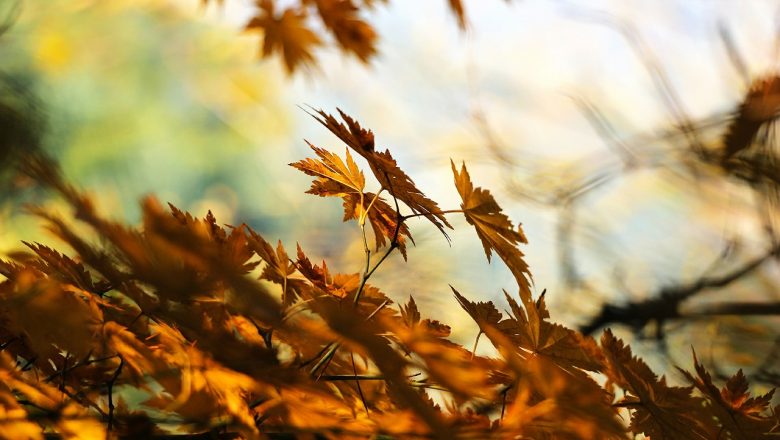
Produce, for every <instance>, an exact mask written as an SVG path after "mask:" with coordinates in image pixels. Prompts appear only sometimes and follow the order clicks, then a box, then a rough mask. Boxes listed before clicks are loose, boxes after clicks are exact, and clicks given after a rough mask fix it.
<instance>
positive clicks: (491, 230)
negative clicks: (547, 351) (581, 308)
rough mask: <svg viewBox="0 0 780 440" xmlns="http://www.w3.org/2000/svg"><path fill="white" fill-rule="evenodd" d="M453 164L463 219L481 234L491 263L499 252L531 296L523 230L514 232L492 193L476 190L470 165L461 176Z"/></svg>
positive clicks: (480, 237)
mask: <svg viewBox="0 0 780 440" xmlns="http://www.w3.org/2000/svg"><path fill="white" fill-rule="evenodd" d="M450 164H451V165H452V173H453V174H454V175H455V187H456V188H457V189H458V193H459V194H460V197H461V199H462V200H463V203H461V205H460V207H461V209H462V210H463V215H465V216H466V221H467V222H469V224H471V225H473V226H474V228H475V229H476V230H477V236H479V239H480V241H482V247H483V248H484V250H485V255H486V256H487V259H488V261H490V257H491V254H492V251H495V252H496V253H497V254H498V256H499V257H500V258H501V259H502V260H503V261H504V263H505V264H506V265H507V267H509V270H510V271H511V272H512V274H513V275H514V276H515V279H516V280H517V284H518V285H519V286H520V290H522V291H525V292H530V291H531V290H530V283H531V281H532V279H531V273H530V272H529V270H528V264H527V263H526V262H525V259H524V258H523V253H522V252H521V251H520V249H519V248H518V246H519V244H520V243H527V240H526V238H525V235H524V234H523V230H522V228H520V226H518V228H517V229H516V230H515V229H514V226H513V225H512V222H511V221H510V220H509V217H507V216H506V215H505V214H503V213H502V212H501V211H502V210H501V207H500V206H498V203H496V201H495V199H494V198H493V196H492V195H491V194H490V192H489V191H488V190H486V189H482V188H480V187H477V188H474V184H472V183H471V177H469V173H468V171H467V170H466V164H463V165H462V166H461V169H460V172H458V170H457V168H455V163H454V162H452V161H450Z"/></svg>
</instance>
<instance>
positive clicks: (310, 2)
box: [203, 0, 466, 73]
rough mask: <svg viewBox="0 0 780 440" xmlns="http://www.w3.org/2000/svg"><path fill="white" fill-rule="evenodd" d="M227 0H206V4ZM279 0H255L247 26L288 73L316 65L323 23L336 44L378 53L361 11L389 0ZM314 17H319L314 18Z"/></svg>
mask: <svg viewBox="0 0 780 440" xmlns="http://www.w3.org/2000/svg"><path fill="white" fill-rule="evenodd" d="M210 2H213V3H224V0H203V3H204V4H208V3H210ZM278 3H280V2H278V1H277V0H256V6H257V13H256V14H255V16H253V17H252V19H251V20H250V21H249V23H247V25H246V30H248V31H259V32H260V33H261V34H262V36H263V44H262V51H261V55H262V56H263V57H269V56H272V55H279V56H281V57H282V59H283V60H284V64H285V67H286V68H287V72H288V73H293V72H294V71H295V70H296V69H298V68H299V67H306V66H314V65H316V64H317V58H316V55H315V53H314V51H315V50H316V49H317V48H318V47H320V46H322V45H323V40H322V39H321V38H320V37H319V35H321V34H322V33H321V32H318V29H319V28H320V27H321V28H322V29H324V30H326V31H327V33H329V34H330V35H331V36H332V37H333V41H334V43H335V46H337V47H338V48H339V49H341V50H342V51H343V52H345V53H349V54H351V55H354V56H356V57H357V58H358V59H359V60H360V61H362V62H364V63H367V62H368V61H369V60H370V59H371V58H372V57H373V56H374V55H376V53H377V42H378V35H377V32H376V30H375V29H374V27H373V26H372V25H371V24H370V23H369V22H367V21H366V20H365V19H364V18H363V17H362V14H361V12H362V11H364V10H372V9H374V8H375V7H376V5H377V4H378V3H387V0H296V1H294V2H292V4H289V5H287V6H286V7H281V6H279V5H278ZM448 3H449V6H450V9H451V10H452V12H453V13H454V14H455V16H456V17H457V20H458V24H459V25H460V27H461V29H465V28H466V15H465V9H464V7H463V2H462V0H448ZM311 17H315V18H319V20H312V19H311Z"/></svg>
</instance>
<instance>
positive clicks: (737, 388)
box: [678, 351, 778, 440]
mask: <svg viewBox="0 0 780 440" xmlns="http://www.w3.org/2000/svg"><path fill="white" fill-rule="evenodd" d="M693 363H694V367H695V369H696V376H695V377H694V376H693V375H692V374H691V373H689V372H687V371H685V370H683V369H681V368H678V370H679V371H680V372H681V373H682V374H683V375H684V376H685V378H686V379H688V381H689V382H690V383H691V384H693V386H695V387H696V388H697V389H698V390H699V391H701V393H702V394H703V395H704V397H706V398H707V401H708V402H709V408H710V409H711V410H712V412H713V415H714V416H715V417H716V418H717V419H718V421H719V422H720V424H721V426H722V427H723V430H724V431H726V432H727V433H728V434H729V435H730V436H731V437H730V438H734V439H737V440H748V439H755V438H762V437H763V436H764V435H765V434H769V433H770V432H771V430H772V429H773V428H774V427H775V426H776V424H777V423H778V420H777V419H775V418H773V417H768V416H765V415H763V414H762V413H763V412H764V411H766V410H767V409H768V408H769V404H770V403H771V401H772V396H773V395H774V392H775V390H774V389H772V390H771V391H769V392H768V393H766V394H764V395H763V396H756V397H750V393H749V392H748V382H747V379H746V378H745V375H744V374H743V373H742V370H741V369H740V370H739V371H737V373H736V374H734V375H733V376H732V377H731V378H729V380H728V381H727V382H726V385H725V386H724V387H723V389H721V390H718V388H717V387H716V386H715V384H713V383H712V376H710V373H709V372H708V371H707V370H706V369H705V368H704V365H703V364H701V363H699V360H698V359H697V358H696V352H695V351H694V352H693Z"/></svg>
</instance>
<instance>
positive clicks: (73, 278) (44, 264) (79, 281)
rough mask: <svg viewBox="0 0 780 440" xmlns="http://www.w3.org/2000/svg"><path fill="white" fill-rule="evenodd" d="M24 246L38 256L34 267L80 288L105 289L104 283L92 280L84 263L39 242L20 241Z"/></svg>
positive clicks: (93, 290) (101, 290)
mask: <svg viewBox="0 0 780 440" xmlns="http://www.w3.org/2000/svg"><path fill="white" fill-rule="evenodd" d="M22 243H24V245H25V246H27V247H28V248H30V249H31V250H32V251H33V252H35V254H36V255H38V257H39V258H40V260H39V261H38V262H37V264H36V267H37V268H38V269H39V270H41V271H42V272H44V273H47V274H51V275H56V276H57V278H58V279H60V280H61V281H64V282H67V283H71V284H73V285H75V286H77V287H79V288H80V289H84V290H87V291H90V292H96V291H98V292H99V293H102V292H103V291H105V290H106V289H107V287H108V286H107V285H106V284H105V283H100V284H99V285H97V286H96V283H95V282H94V281H93V280H92V275H90V273H89V272H88V271H87V270H86V269H85V268H84V265H83V264H81V263H78V262H76V261H74V260H73V259H71V258H70V257H68V256H66V255H64V254H61V253H59V252H57V251H55V250H54V249H52V248H50V247H48V246H44V245H42V244H40V243H28V242H26V241H22Z"/></svg>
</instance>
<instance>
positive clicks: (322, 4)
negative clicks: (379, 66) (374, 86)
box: [315, 0, 377, 63]
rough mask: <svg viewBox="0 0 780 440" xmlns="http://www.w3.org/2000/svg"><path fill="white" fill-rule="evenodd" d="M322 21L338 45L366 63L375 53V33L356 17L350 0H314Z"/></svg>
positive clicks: (354, 8) (355, 10)
mask: <svg viewBox="0 0 780 440" xmlns="http://www.w3.org/2000/svg"><path fill="white" fill-rule="evenodd" d="M315 2H316V4H317V10H318V11H319V14H320V17H321V18H322V22H323V23H324V24H325V26H326V27H327V28H328V29H329V30H330V31H331V32H332V33H333V36H334V37H336V41H337V42H338V44H339V46H341V47H342V49H344V50H345V51H349V52H352V53H354V54H355V55H356V56H357V57H358V58H359V59H360V61H362V62H364V63H366V62H368V60H369V58H371V57H372V56H373V55H375V54H376V41H377V34H376V31H374V28H373V27H371V25H369V24H368V23H366V22H365V21H363V20H361V19H360V17H358V12H359V9H358V7H357V6H355V5H354V4H353V3H352V1H351V0H315Z"/></svg>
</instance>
